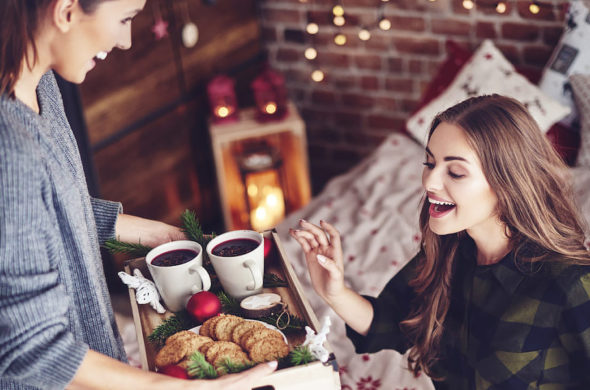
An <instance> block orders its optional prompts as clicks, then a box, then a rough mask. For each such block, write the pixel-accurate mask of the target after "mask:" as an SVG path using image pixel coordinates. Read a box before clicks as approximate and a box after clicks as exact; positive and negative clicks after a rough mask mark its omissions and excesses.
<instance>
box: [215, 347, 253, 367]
mask: <svg viewBox="0 0 590 390" xmlns="http://www.w3.org/2000/svg"><path fill="white" fill-rule="evenodd" d="M225 360H229V361H230V362H232V363H233V364H246V363H249V362H250V359H248V355H246V353H245V352H244V351H242V350H241V349H240V350H239V351H237V350H234V349H222V350H221V351H219V353H218V354H217V356H216V357H215V359H213V360H212V361H211V362H209V363H211V364H212V365H213V366H214V367H219V366H220V365H221V364H222V363H223V362H224V361H225Z"/></svg>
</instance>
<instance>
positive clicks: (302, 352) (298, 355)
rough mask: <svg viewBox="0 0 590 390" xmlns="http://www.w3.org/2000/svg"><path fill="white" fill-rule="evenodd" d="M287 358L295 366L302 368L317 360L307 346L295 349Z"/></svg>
mask: <svg viewBox="0 0 590 390" xmlns="http://www.w3.org/2000/svg"><path fill="white" fill-rule="evenodd" d="M287 358H288V359H289V361H290V363H291V364H292V365H293V366H300V365H303V364H307V363H311V362H313V361H315V360H317V359H316V358H315V357H314V356H313V355H312V354H311V351H310V350H309V347H308V346H307V345H306V346H303V345H299V346H297V347H295V348H294V349H293V350H292V351H291V352H289V355H287Z"/></svg>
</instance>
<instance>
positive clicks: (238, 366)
mask: <svg viewBox="0 0 590 390" xmlns="http://www.w3.org/2000/svg"><path fill="white" fill-rule="evenodd" d="M255 365H256V363H254V362H251V363H234V362H232V361H231V360H230V359H229V358H227V359H223V360H222V361H221V364H220V365H219V371H220V372H222V373H224V374H234V373H236V372H242V371H245V370H247V369H249V368H252V367H254V366H255Z"/></svg>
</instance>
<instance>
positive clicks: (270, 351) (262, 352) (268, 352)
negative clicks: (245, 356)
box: [249, 337, 289, 363]
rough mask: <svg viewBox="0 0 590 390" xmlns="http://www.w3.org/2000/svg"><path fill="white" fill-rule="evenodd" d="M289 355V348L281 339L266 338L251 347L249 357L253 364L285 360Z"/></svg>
mask: <svg viewBox="0 0 590 390" xmlns="http://www.w3.org/2000/svg"><path fill="white" fill-rule="evenodd" d="M288 354H289V346H288V345H287V344H286V343H285V341H284V340H283V339H282V338H281V339H280V340H279V339H278V338H275V337H271V338H264V339H260V340H258V341H256V342H254V343H253V344H252V345H250V349H249V356H250V359H252V361H253V362H256V363H262V362H269V361H271V360H276V359H280V358H283V357H285V356H287V355H288Z"/></svg>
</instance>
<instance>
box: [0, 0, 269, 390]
mask: <svg viewBox="0 0 590 390" xmlns="http://www.w3.org/2000/svg"><path fill="white" fill-rule="evenodd" d="M144 5H145V0H2V1H0V20H1V21H2V22H1V23H0V312H1V313H2V314H1V315H0V388H1V389H3V390H5V389H57V388H65V387H68V388H83V389H103V388H108V389H125V390H129V389H133V388H140V389H152V388H153V389H191V388H193V389H209V388H211V389H213V388H215V389H217V388H227V389H242V388H250V387H251V385H252V383H254V382H255V381H256V380H257V379H259V378H260V377H261V376H263V375H266V374H268V373H270V372H272V370H273V369H274V368H275V367H276V362H274V363H269V364H262V365H259V366H257V367H255V368H253V369H251V370H249V371H247V372H244V373H242V374H237V375H227V376H224V377H222V378H220V379H218V380H214V381H185V380H180V379H176V378H172V377H170V376H166V375H159V374H156V373H148V372H145V371H142V370H139V369H136V368H133V367H130V366H129V365H127V364H125V362H126V357H125V352H124V350H123V346H122V343H121V339H120V337H119V333H118V331H117V327H116V324H115V321H114V317H113V311H112V308H111V304H110V297H109V294H108V291H107V288H106V283H105V280H104V274H103V270H102V261H101V257H100V251H99V247H100V244H101V243H102V242H104V241H105V240H107V239H109V238H114V237H117V238H118V239H119V240H121V241H127V242H135V243H137V242H138V241H140V242H141V243H143V244H146V245H149V246H155V245H158V244H160V243H164V242H167V241H171V240H176V239H181V238H184V234H183V233H182V232H181V231H180V229H178V228H177V227H174V226H170V225H167V224H164V223H161V222H157V221H151V220H147V219H143V218H139V217H133V216H130V215H126V214H122V213H121V212H122V209H121V205H120V204H119V203H115V202H109V201H105V200H100V199H94V198H91V197H90V196H89V194H88V190H87V188H86V181H85V178H84V173H83V169H82V165H81V162H80V156H79V154H78V149H77V147H76V144H75V140H74V137H73V134H72V132H71V129H70V127H69V124H68V122H67V119H66V116H65V113H64V109H63V103H62V100H61V95H60V93H59V90H58V88H57V84H56V81H55V77H54V74H53V72H54V71H55V72H57V73H59V74H60V75H61V76H62V77H63V78H64V79H66V80H68V81H70V82H75V83H80V82H82V81H83V80H84V78H85V77H86V73H87V72H88V71H90V70H91V69H92V68H93V67H94V65H95V61H96V60H97V59H101V60H102V59H105V58H106V56H107V54H108V52H109V51H110V50H112V49H113V48H115V47H116V48H119V49H123V50H125V49H129V48H130V47H131V20H132V19H133V17H134V16H135V15H136V14H137V13H138V12H140V11H141V10H142V9H143V7H144Z"/></svg>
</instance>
